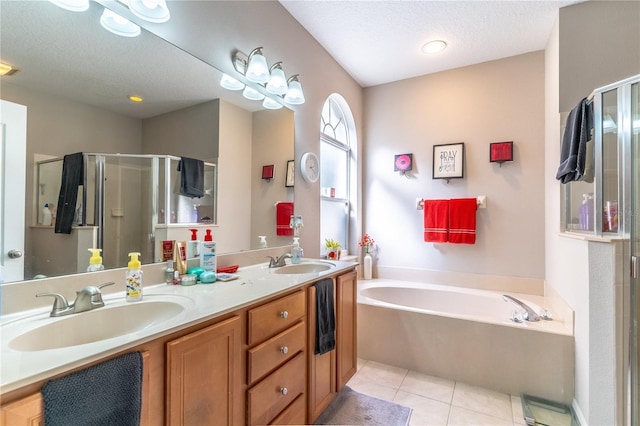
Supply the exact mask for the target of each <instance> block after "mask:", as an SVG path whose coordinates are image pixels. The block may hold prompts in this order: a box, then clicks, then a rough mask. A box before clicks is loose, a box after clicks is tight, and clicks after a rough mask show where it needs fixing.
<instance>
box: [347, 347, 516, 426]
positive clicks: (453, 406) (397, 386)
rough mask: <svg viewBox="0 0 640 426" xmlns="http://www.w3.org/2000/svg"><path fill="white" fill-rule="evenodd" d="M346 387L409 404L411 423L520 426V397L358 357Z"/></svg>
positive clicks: (455, 425) (443, 425)
mask: <svg viewBox="0 0 640 426" xmlns="http://www.w3.org/2000/svg"><path fill="white" fill-rule="evenodd" d="M347 385H348V386H349V387H351V388H352V389H353V390H355V391H357V392H360V393H363V394H366V395H369V396H373V397H376V398H380V399H384V400H387V401H393V402H396V403H398V404H400V405H404V406H405V407H411V408H412V409H413V412H412V414H411V419H410V425H412V426H467V425H469V426H493V425H499V426H502V425H505V426H521V425H525V424H526V423H525V421H524V419H523V417H522V405H521V402H520V397H519V396H514V395H507V394H504V393H500V392H495V391H492V390H488V389H483V388H480V387H477V386H470V385H467V384H465V383H460V382H454V381H452V380H445V379H441V378H438V377H433V376H427V375H426V374H421V373H417V372H415V371H411V370H406V369H404V368H399V367H393V366H390V365H385V364H380V363H377V362H374V361H366V360H361V359H359V360H358V372H357V373H356V374H355V375H354V376H353V377H352V378H351V380H350V381H349V383H347Z"/></svg>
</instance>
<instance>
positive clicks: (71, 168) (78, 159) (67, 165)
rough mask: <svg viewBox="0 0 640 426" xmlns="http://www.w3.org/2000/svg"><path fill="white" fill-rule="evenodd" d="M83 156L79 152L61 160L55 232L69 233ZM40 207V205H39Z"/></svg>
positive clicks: (81, 177) (81, 181) (82, 175)
mask: <svg viewBox="0 0 640 426" xmlns="http://www.w3.org/2000/svg"><path fill="white" fill-rule="evenodd" d="M83 177H84V156H83V155H82V153H81V152H76V153H75V154H68V155H65V156H64V158H63V160H62V182H61V183H60V193H59V195H58V205H57V213H56V225H55V233H56V234H70V233H71V227H72V225H73V219H74V218H75V216H76V202H77V200H78V186H80V185H82V184H83ZM40 207H42V206H40Z"/></svg>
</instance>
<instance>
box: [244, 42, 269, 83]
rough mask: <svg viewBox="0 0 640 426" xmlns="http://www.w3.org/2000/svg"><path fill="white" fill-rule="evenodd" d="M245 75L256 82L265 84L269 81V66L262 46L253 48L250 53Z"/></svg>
mask: <svg viewBox="0 0 640 426" xmlns="http://www.w3.org/2000/svg"><path fill="white" fill-rule="evenodd" d="M245 77H247V80H249V81H252V82H254V83H260V84H264V83H267V82H268V81H269V78H270V75H269V66H268V65H267V59H266V58H265V57H264V55H263V54H262V48H261V47H258V48H256V49H253V51H252V52H251V53H250V54H249V63H248V64H247V71H246V73H245Z"/></svg>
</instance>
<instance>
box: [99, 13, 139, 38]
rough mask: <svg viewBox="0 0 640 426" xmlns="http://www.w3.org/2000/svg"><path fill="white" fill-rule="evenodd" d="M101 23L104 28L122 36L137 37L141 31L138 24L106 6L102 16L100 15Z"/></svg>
mask: <svg viewBox="0 0 640 426" xmlns="http://www.w3.org/2000/svg"><path fill="white" fill-rule="evenodd" d="M100 25H102V27H103V28H104V29H106V30H108V31H111V32H112V33H114V34H116V35H119V36H122V37H137V36H139V35H140V33H141V30H140V27H139V26H138V25H136V24H134V23H133V22H131V21H130V20H128V19H127V18H124V17H122V16H120V15H118V14H117V13H115V12H114V11H112V10H110V9H106V8H105V9H104V12H102V16H100Z"/></svg>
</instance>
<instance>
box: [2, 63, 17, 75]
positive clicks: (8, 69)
mask: <svg viewBox="0 0 640 426" xmlns="http://www.w3.org/2000/svg"><path fill="white" fill-rule="evenodd" d="M17 71H18V70H17V69H15V68H14V67H12V66H11V65H9V64H5V63H3V62H0V75H11V74H15V73H16V72H17Z"/></svg>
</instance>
